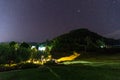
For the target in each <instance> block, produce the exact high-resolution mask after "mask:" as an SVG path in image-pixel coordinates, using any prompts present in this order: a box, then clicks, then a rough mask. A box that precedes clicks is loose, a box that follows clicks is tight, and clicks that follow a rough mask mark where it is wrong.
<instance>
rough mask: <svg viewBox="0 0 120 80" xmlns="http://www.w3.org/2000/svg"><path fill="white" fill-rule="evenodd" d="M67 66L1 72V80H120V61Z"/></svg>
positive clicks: (89, 60)
mask: <svg viewBox="0 0 120 80" xmlns="http://www.w3.org/2000/svg"><path fill="white" fill-rule="evenodd" d="M63 64H65V65H59V66H57V65H56V66H42V67H40V68H36V69H25V70H16V71H8V72H0V80H120V60H118V59H113V60H112V59H109V60H107V59H106V60H105V58H104V60H103V59H102V60H100V59H97V60H96V59H93V58H92V59H86V60H77V61H71V62H64V63H63Z"/></svg>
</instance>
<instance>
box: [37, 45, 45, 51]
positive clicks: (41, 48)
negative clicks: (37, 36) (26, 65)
mask: <svg viewBox="0 0 120 80" xmlns="http://www.w3.org/2000/svg"><path fill="white" fill-rule="evenodd" d="M45 49H46V47H43V46H42V47H41V46H40V47H38V50H39V51H45Z"/></svg>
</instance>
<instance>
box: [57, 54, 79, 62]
mask: <svg viewBox="0 0 120 80" xmlns="http://www.w3.org/2000/svg"><path fill="white" fill-rule="evenodd" d="M78 56H80V54H78V53H76V52H74V53H73V55H70V56H66V57H62V58H59V59H57V62H63V61H72V60H74V59H75V58H77V57H78Z"/></svg>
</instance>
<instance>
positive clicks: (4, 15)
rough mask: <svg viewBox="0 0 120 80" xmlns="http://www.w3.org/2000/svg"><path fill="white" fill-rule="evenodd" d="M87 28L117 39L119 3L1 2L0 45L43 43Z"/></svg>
mask: <svg viewBox="0 0 120 80" xmlns="http://www.w3.org/2000/svg"><path fill="white" fill-rule="evenodd" d="M79 28H88V29H89V30H91V31H94V32H97V33H98V34H101V35H103V36H106V37H110V38H115V39H119V38H120V0H0V42H5V41H31V42H42V41H45V40H47V39H48V40H50V39H52V38H54V37H56V36H59V35H61V34H64V33H66V32H69V31H71V30H74V29H79Z"/></svg>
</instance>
